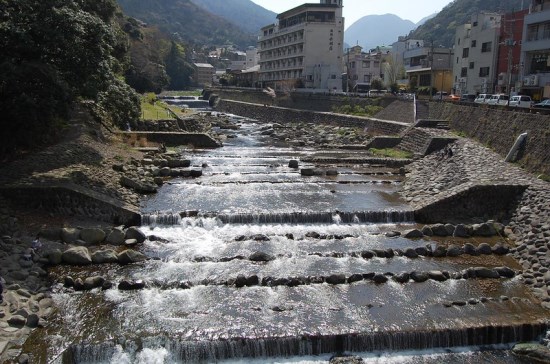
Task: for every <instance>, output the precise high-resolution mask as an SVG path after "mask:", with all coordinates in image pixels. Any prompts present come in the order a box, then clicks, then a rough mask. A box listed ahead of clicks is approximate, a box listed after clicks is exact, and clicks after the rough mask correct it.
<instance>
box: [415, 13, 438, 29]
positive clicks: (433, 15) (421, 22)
mask: <svg viewBox="0 0 550 364" xmlns="http://www.w3.org/2000/svg"><path fill="white" fill-rule="evenodd" d="M436 15H437V13H433V14H430V15H428V16H426V17H424V18H422V19H420V20H419V21H418V23H416V26H417V27H419V26H421V25H423V24H424V23H425V22H427V21H428V20H430V19H432V18H434V17H435V16H436Z"/></svg>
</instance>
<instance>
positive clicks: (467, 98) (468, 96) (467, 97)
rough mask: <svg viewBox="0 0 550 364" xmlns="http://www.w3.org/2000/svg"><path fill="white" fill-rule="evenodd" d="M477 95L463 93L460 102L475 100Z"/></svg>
mask: <svg viewBox="0 0 550 364" xmlns="http://www.w3.org/2000/svg"><path fill="white" fill-rule="evenodd" d="M475 99H476V95H474V94H463V95H462V96H460V102H475Z"/></svg>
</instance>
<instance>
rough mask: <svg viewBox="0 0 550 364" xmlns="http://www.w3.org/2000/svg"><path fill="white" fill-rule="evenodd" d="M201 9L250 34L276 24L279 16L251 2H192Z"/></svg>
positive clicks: (233, 0)
mask: <svg viewBox="0 0 550 364" xmlns="http://www.w3.org/2000/svg"><path fill="white" fill-rule="evenodd" d="M192 1H193V2H194V3H195V4H197V5H198V6H200V7H201V8H203V9H205V10H206V11H209V12H211V13H213V14H216V15H218V16H221V17H222V18H224V19H226V20H228V21H230V22H232V23H233V24H235V25H236V26H238V27H239V28H241V29H242V30H243V31H245V32H246V33H249V34H258V32H259V31H260V29H261V28H262V27H264V26H266V25H269V24H272V23H274V22H275V21H276V20H277V19H276V17H277V14H276V13H274V12H272V11H269V10H267V9H264V8H262V7H261V6H259V5H257V4H256V3H254V2H252V1H250V0H231V1H228V0H192Z"/></svg>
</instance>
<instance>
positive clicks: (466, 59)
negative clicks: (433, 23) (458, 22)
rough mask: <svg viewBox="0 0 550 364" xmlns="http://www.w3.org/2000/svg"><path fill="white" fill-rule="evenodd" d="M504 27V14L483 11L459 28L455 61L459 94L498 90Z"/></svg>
mask: <svg viewBox="0 0 550 364" xmlns="http://www.w3.org/2000/svg"><path fill="white" fill-rule="evenodd" d="M500 26H501V15H499V14H496V13H488V12H482V13H479V14H475V15H473V16H472V20H471V22H470V23H468V24H464V25H462V26H459V27H457V30H456V36H455V44H454V49H455V54H454V57H455V59H454V60H453V79H454V89H455V92H456V93H457V94H478V93H493V92H495V86H496V85H497V62H498V51H499V37H500Z"/></svg>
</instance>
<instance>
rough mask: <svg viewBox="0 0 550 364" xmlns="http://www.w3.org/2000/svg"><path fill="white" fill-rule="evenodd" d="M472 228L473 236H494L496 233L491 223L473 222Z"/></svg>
mask: <svg viewBox="0 0 550 364" xmlns="http://www.w3.org/2000/svg"><path fill="white" fill-rule="evenodd" d="M472 228H473V235H474V236H494V235H496V233H497V231H496V229H495V227H494V226H493V224H487V223H483V224H475V225H473V226H472Z"/></svg>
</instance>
